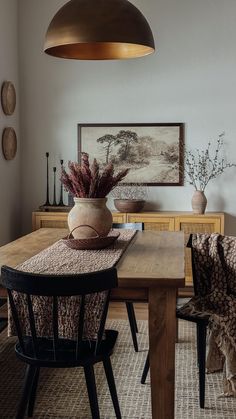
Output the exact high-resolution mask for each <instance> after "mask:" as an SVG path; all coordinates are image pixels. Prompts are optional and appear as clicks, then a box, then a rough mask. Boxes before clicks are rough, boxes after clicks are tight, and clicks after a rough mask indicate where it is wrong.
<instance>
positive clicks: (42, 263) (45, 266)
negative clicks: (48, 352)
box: [8, 229, 136, 339]
mask: <svg viewBox="0 0 236 419" xmlns="http://www.w3.org/2000/svg"><path fill="white" fill-rule="evenodd" d="M119 232H120V236H119V237H118V239H117V240H116V242H115V243H114V244H113V245H111V246H109V247H107V248H106V249H100V250H74V249H70V248H68V247H67V246H66V244H65V243H64V242H63V240H59V241H57V242H56V243H54V244H53V245H52V246H50V247H48V248H47V249H45V250H43V251H41V252H40V253H38V254H37V255H35V256H33V257H31V258H30V259H28V260H26V261H25V262H23V263H21V264H20V265H18V266H17V267H16V269H18V270H20V271H24V272H32V273H36V274H54V275H57V274H58V275H63V274H76V273H85V272H94V271H99V270H103V269H108V268H111V267H112V266H115V265H116V263H117V262H118V261H119V259H120V258H121V256H122V254H123V252H124V251H125V249H126V248H127V246H128V245H129V243H130V241H131V240H132V238H133V236H134V235H135V233H136V231H134V230H122V229H119ZM49 280H53V279H49ZM105 295H106V294H105V293H104V292H100V293H94V294H91V295H89V296H87V298H86V312H85V321H84V324H85V327H84V337H85V338H87V339H95V338H96V333H97V324H98V320H99V319H100V314H101V312H102V308H103V303H104V297H105ZM14 300H15V302H16V305H17V310H18V314H19V317H20V321H21V325H22V328H23V330H24V332H25V333H26V334H30V327H29V320H28V311H27V304H26V296H25V295H23V294H20V293H16V292H15V293H14ZM51 301H52V299H51V297H38V296H37V297H36V296H35V297H33V298H32V303H33V310H34V313H35V322H36V330H37V335H38V336H51V335H52V330H51V321H50V320H49V319H51V318H52V304H51ZM79 308H80V297H59V298H58V311H59V313H58V314H59V317H58V323H59V335H60V336H61V337H65V338H70V339H75V338H76V333H77V330H76V324H77V323H78V315H79ZM8 334H9V336H12V335H15V334H16V333H15V328H14V323H13V319H12V316H11V313H10V312H9V323H8Z"/></svg>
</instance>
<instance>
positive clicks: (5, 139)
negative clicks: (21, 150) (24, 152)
mask: <svg viewBox="0 0 236 419" xmlns="http://www.w3.org/2000/svg"><path fill="white" fill-rule="evenodd" d="M16 150H17V138H16V133H15V130H14V129H13V128H10V127H7V128H5V129H4V130H3V133H2V152H3V155H4V157H5V159H6V160H12V159H14V157H15V155H16Z"/></svg>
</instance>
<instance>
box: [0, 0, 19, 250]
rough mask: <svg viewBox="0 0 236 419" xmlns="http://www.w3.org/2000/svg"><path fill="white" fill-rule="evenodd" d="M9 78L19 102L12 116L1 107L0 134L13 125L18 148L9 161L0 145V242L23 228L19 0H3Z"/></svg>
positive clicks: (0, 36)
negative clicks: (21, 205) (14, 155)
mask: <svg viewBox="0 0 236 419" xmlns="http://www.w3.org/2000/svg"><path fill="white" fill-rule="evenodd" d="M6 80H10V81H12V82H13V83H14V85H15V88H16V94H17V105H16V109H15V112H14V114H13V115H12V116H6V115H5V114H4V113H3V110H2V108H1V106H0V136H1V137H2V132H3V130H4V128H6V127H8V126H10V127H13V128H14V129H15V131H16V134H17V137H18V150H17V154H16V157H15V158H14V159H13V160H11V161H7V160H5V159H4V157H3V154H2V150H1V146H0V196H1V201H0V215H1V222H0V245H2V244H5V243H7V242H9V241H11V240H13V239H14V238H16V237H17V235H18V234H19V232H20V227H21V213H20V196H21V194H20V138H19V86H18V17H17V0H0V85H2V83H3V82H4V81H6Z"/></svg>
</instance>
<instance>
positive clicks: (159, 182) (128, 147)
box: [78, 122, 184, 186]
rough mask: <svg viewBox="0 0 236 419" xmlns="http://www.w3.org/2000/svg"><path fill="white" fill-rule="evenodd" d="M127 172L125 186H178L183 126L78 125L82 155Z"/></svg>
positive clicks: (137, 124) (164, 124) (180, 183)
mask: <svg viewBox="0 0 236 419" xmlns="http://www.w3.org/2000/svg"><path fill="white" fill-rule="evenodd" d="M82 152H85V153H88V154H89V158H90V161H92V160H93V159H94V158H96V159H97V161H98V163H99V164H100V166H101V167H103V166H105V165H106V164H107V163H108V162H110V161H111V162H112V163H113V164H114V167H115V170H116V171H119V170H122V169H125V168H127V167H129V168H130V171H129V173H128V175H127V176H126V178H125V179H124V181H123V182H121V183H122V184H124V185H133V184H140V185H146V186H181V185H183V177H184V173H183V172H184V123H182V122H181V123H172V122H171V123H131V124H128V123H124V124H122V123H117V124H116V123H112V124H111V123H109V124H81V123H79V124H78V161H79V162H80V159H81V153H82Z"/></svg>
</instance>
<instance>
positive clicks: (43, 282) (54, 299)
mask: <svg viewBox="0 0 236 419" xmlns="http://www.w3.org/2000/svg"><path fill="white" fill-rule="evenodd" d="M1 281H2V284H3V286H4V287H5V288H6V289H7V292H8V296H9V302H10V307H11V311H12V317H13V320H14V324H15V328H16V332H17V335H18V339H19V344H20V347H21V350H22V353H23V354H25V336H26V333H25V331H24V329H23V327H22V325H21V319H20V311H21V310H22V307H18V306H17V303H16V295H17V294H18V293H20V294H21V295H22V294H23V296H24V297H25V300H24V301H25V305H26V307H25V308H26V309H27V312H28V319H29V325H30V335H31V340H32V346H33V352H34V356H35V358H36V359H37V357H38V341H39V340H38V339H39V336H38V335H37V330H36V329H37V328H36V318H37V312H36V313H35V310H36V311H37V304H34V302H35V299H36V300H37V298H38V302H39V303H40V300H39V298H45V299H47V300H48V298H47V297H50V298H49V300H50V302H51V304H52V308H51V313H52V318H51V322H52V337H51V339H52V344H53V345H52V346H53V352H54V359H55V360H56V359H57V357H58V345H59V333H58V330H59V322H58V317H59V316H58V315H59V313H58V299H60V297H72V296H74V297H75V296H78V297H79V298H78V301H77V300H76V301H77V304H76V310H77V313H76V314H77V315H76V316H75V317H76V319H77V323H76V332H77V338H76V354H75V356H76V359H78V357H79V355H80V347H81V346H82V345H81V344H82V342H84V340H86V339H85V338H84V319H85V317H86V316H87V315H86V306H87V304H88V300H89V298H92V297H93V295H94V297H95V298H94V301H93V302H92V309H93V312H94V313H96V314H95V318H96V321H97V335H96V339H95V341H94V342H93V348H94V354H96V353H97V350H98V348H99V345H100V343H101V340H102V337H103V333H104V327H105V321H106V317H107V311H108V304H109V298H110V290H111V289H112V288H115V287H117V272H116V269H115V268H110V269H106V270H102V271H97V272H91V273H84V274H73V275H47V274H43V275H42V274H33V273H27V272H22V271H18V270H15V269H12V268H10V267H8V266H3V267H2V269H1ZM97 293H99V294H97ZM100 293H102V294H100ZM99 295H102V297H103V298H100V299H99V298H98V296H99ZM41 301H42V300H41ZM63 301H64V300H63ZM101 305H102V307H101ZM77 306H78V308H77ZM96 306H99V307H96ZM97 313H99V314H100V317H99V319H98V318H97V317H98V314H97ZM47 320H48V322H50V319H47ZM72 321H75V319H74V318H73V319H72ZM90 344H91V342H90Z"/></svg>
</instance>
